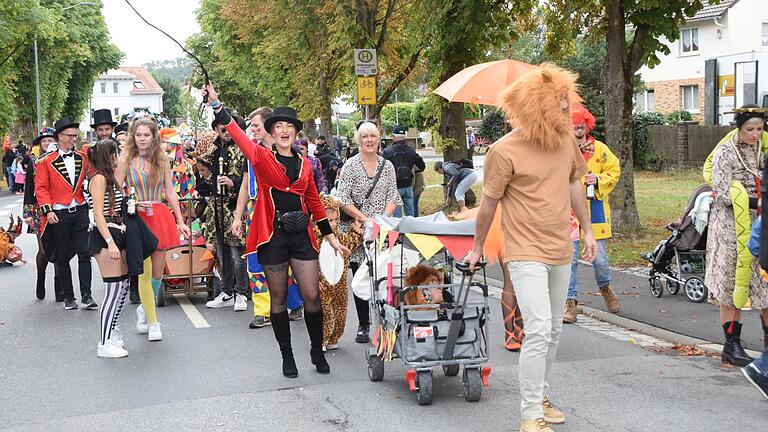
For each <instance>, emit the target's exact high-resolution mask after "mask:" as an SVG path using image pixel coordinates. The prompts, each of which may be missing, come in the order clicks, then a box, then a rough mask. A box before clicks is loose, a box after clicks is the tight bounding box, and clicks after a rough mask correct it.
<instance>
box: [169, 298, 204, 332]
mask: <svg viewBox="0 0 768 432" xmlns="http://www.w3.org/2000/svg"><path fill="white" fill-rule="evenodd" d="M173 298H175V299H176V301H177V302H179V306H181V310H183V311H184V313H185V314H187V318H189V320H190V321H192V325H193V326H195V328H208V327H210V326H211V325H210V324H208V321H206V320H205V318H203V316H202V315H201V314H200V311H198V310H197V308H196V307H195V305H193V304H192V302H191V301H189V298H187V296H186V295H184V294H174V295H173Z"/></svg>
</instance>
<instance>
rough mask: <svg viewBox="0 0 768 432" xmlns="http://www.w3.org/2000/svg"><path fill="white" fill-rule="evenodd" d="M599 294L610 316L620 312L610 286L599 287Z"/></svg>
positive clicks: (617, 300) (617, 301)
mask: <svg viewBox="0 0 768 432" xmlns="http://www.w3.org/2000/svg"><path fill="white" fill-rule="evenodd" d="M600 294H602V295H603V300H604V301H605V307H607V308H608V312H610V313H612V314H617V313H619V311H620V310H621V305H620V304H619V298H618V297H616V294H614V293H613V290H611V287H610V286H607V285H606V286H604V287H600Z"/></svg>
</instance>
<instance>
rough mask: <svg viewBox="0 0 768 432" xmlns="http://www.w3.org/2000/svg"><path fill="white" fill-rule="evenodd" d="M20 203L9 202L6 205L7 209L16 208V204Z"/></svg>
mask: <svg viewBox="0 0 768 432" xmlns="http://www.w3.org/2000/svg"><path fill="white" fill-rule="evenodd" d="M18 205H19V203H18V202H17V203H14V204H8V205H7V206H5V208H7V209H8V208H14V207H16V206H18Z"/></svg>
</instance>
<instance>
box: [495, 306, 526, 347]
mask: <svg viewBox="0 0 768 432" xmlns="http://www.w3.org/2000/svg"><path fill="white" fill-rule="evenodd" d="M501 310H502V312H503V313H504V349H506V350H507V351H520V348H521V347H522V344H523V337H525V333H524V332H523V317H522V315H520V308H519V307H517V302H515V304H514V306H513V307H510V306H509V305H508V304H506V303H505V302H504V300H502V301H501ZM509 324H511V327H512V329H511V330H510V329H508V328H507V327H508V325H509Z"/></svg>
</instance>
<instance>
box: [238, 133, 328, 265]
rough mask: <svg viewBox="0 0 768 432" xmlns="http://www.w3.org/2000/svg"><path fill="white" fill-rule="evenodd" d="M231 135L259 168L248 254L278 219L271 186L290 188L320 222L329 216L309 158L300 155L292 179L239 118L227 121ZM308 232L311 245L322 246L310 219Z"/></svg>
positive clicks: (267, 236)
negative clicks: (291, 179) (248, 132)
mask: <svg viewBox="0 0 768 432" xmlns="http://www.w3.org/2000/svg"><path fill="white" fill-rule="evenodd" d="M226 128H227V130H228V131H229V133H230V134H231V135H232V139H233V140H234V141H235V144H237V146H238V147H239V148H240V151H242V152H243V154H244V155H245V157H246V158H247V159H248V161H249V162H250V163H251V165H253V168H254V171H255V172H256V183H257V184H258V188H259V189H258V190H259V195H258V197H257V198H256V202H255V203H254V207H253V221H252V222H251V228H250V232H249V234H248V238H247V239H246V242H245V253H246V255H248V254H252V253H255V252H256V249H258V247H259V246H261V245H263V244H265V243H267V242H269V241H270V240H271V239H272V232H273V230H274V220H275V203H274V202H272V189H277V190H280V191H284V192H290V193H294V194H296V195H298V196H299V197H300V198H301V209H302V211H304V212H306V213H308V214H311V216H312V219H313V220H314V221H315V222H316V223H317V222H320V221H323V220H325V219H327V216H326V215H325V208H324V207H323V204H322V202H321V201H320V197H319V195H318V193H317V187H315V179H314V177H313V175H312V166H311V165H310V164H309V159H307V158H305V157H303V156H301V155H299V158H300V160H301V169H300V172H299V178H298V179H297V180H296V181H295V182H293V183H291V182H290V180H289V179H288V176H286V175H285V166H283V164H281V163H280V162H278V161H277V156H276V153H275V152H274V151H273V150H271V149H268V148H266V147H262V146H260V145H258V144H256V143H254V142H253V141H251V140H250V139H249V138H248V136H247V135H246V134H245V132H243V130H242V129H240V126H238V125H237V123H236V122H234V121H230V122H229V124H228V125H226ZM307 233H308V234H309V238H310V240H311V241H312V247H314V248H315V250H319V247H318V245H317V240H316V239H315V233H314V229H313V228H312V224H311V223H310V224H309V226H308V227H307Z"/></svg>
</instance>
